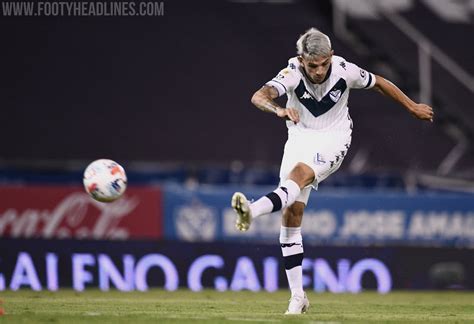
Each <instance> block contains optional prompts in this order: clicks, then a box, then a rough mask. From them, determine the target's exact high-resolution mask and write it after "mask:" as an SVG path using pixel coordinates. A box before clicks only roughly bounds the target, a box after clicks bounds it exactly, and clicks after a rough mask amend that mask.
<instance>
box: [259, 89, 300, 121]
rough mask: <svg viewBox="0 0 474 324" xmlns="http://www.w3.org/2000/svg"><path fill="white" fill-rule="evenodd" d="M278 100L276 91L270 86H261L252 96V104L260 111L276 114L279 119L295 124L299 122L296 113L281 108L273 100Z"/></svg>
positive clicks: (293, 110)
mask: <svg viewBox="0 0 474 324" xmlns="http://www.w3.org/2000/svg"><path fill="white" fill-rule="evenodd" d="M275 98H278V91H277V90H276V89H275V88H273V87H270V86H263V87H262V88H261V89H259V90H257V92H255V93H254V94H253V96H252V100H251V101H252V103H253V104H254V106H255V107H257V108H258V109H260V110H261V111H265V112H270V113H274V114H276V115H277V116H278V117H280V118H285V119H289V120H291V121H293V122H295V123H298V122H299V120H300V117H299V114H298V111H297V110H296V109H293V108H282V107H280V106H279V105H278V104H277V103H276V102H275V101H274V99H275Z"/></svg>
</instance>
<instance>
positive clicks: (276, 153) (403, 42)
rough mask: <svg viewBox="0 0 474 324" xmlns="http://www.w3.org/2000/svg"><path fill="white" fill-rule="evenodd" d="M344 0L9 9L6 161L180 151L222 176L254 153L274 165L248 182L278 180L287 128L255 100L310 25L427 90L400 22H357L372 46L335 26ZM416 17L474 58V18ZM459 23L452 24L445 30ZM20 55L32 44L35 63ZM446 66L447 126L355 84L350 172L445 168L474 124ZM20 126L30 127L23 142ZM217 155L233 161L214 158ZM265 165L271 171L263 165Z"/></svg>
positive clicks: (171, 156) (439, 85) (456, 51)
mask: <svg viewBox="0 0 474 324" xmlns="http://www.w3.org/2000/svg"><path fill="white" fill-rule="evenodd" d="M331 9H332V2H331V1H318V2H317V3H316V2H314V1H278V2H275V3H272V2H269V1H237V0H234V1H217V0H213V1H209V2H208V3H206V6H203V5H201V4H200V3H199V2H196V1H186V0H179V1H173V2H169V3H167V8H166V10H167V12H168V13H169V14H168V15H165V16H164V17H161V18H159V19H157V18H153V19H152V18H143V19H133V18H116V19H114V20H106V19H101V20H94V19H91V20H89V21H88V23H87V24H82V23H79V22H78V21H77V20H71V19H69V20H67V19H64V21H61V23H62V25H61V26H62V28H61V29H58V28H56V22H55V21H53V20H51V19H49V20H48V19H43V20H41V18H38V20H39V21H41V24H40V25H41V26H42V27H41V28H38V24H35V25H33V24H28V23H25V21H24V20H22V19H15V20H14V19H5V20H4V21H2V22H1V24H2V26H3V27H6V28H2V29H1V30H2V31H0V35H2V36H5V37H4V38H2V39H3V44H4V48H5V51H3V53H2V54H1V55H2V57H3V60H2V63H0V64H1V68H2V71H3V76H2V81H1V82H2V84H4V85H8V89H9V95H8V96H2V99H1V100H2V101H1V103H2V106H5V107H8V109H7V110H6V111H7V117H8V120H9V122H8V123H5V125H3V127H2V128H1V129H0V138H1V146H2V155H1V158H2V165H3V166H4V169H5V170H11V168H12V167H13V168H15V167H18V166H19V165H21V166H25V165H26V166H28V167H29V168H30V169H31V168H35V165H36V166H37V165H38V164H37V163H36V162H37V161H51V165H64V164H65V163H64V161H77V160H79V161H84V160H92V159H95V158H98V157H103V156H107V157H110V158H113V159H116V160H119V161H124V163H125V164H127V163H128V164H133V162H135V161H145V162H149V163H154V164H155V165H156V166H157V168H160V166H159V164H160V163H161V164H163V163H164V164H166V163H174V162H175V161H180V163H185V164H186V165H185V166H184V167H182V166H181V165H179V166H177V167H176V168H177V169H180V168H181V169H180V170H182V168H184V169H185V170H191V171H186V172H184V173H186V174H188V175H189V174H191V175H192V176H195V177H197V178H198V179H200V180H201V181H202V182H211V183H212V182H215V183H222V182H225V181H231V180H230V179H231V178H232V176H231V172H230V170H231V165H232V163H244V166H245V167H246V168H251V167H252V166H253V165H257V166H260V167H257V168H255V169H254V170H250V171H245V172H248V175H246V176H245V177H244V179H247V180H245V181H248V182H254V183H266V182H269V183H270V182H274V179H275V173H276V171H275V166H277V165H278V164H279V161H280V158H281V154H282V147H283V143H284V141H285V138H286V129H285V126H284V125H283V123H281V121H279V120H277V119H276V118H271V116H269V115H266V114H263V113H261V112H259V111H258V110H257V109H255V108H253V107H252V106H251V104H250V102H249V98H250V96H251V94H252V93H253V92H254V91H255V90H256V89H258V88H259V87H260V86H261V85H262V84H263V83H264V82H266V81H267V80H268V79H270V78H271V77H272V76H273V75H274V74H276V73H277V72H278V71H279V69H281V68H282V67H284V66H285V65H286V61H287V58H289V57H291V56H293V55H294V53H295V41H296V38H297V37H298V35H299V34H301V33H302V32H303V31H304V30H305V29H307V28H308V27H310V26H316V27H318V28H320V29H321V30H323V31H324V32H326V33H327V34H328V35H330V36H331V38H332V39H333V46H334V49H335V51H336V54H340V55H342V56H344V57H345V58H346V59H347V60H349V61H353V62H355V63H357V64H359V65H360V66H363V67H366V68H367V69H370V70H372V71H373V72H375V73H380V74H383V75H385V74H384V72H386V71H387V69H386V68H384V66H385V67H386V66H387V65H388V66H390V67H392V69H390V70H389V71H392V72H393V71H395V72H393V73H392V72H390V73H392V74H390V73H389V75H390V76H393V77H394V78H395V79H396V80H394V81H396V82H397V84H399V85H400V86H401V87H402V88H403V89H404V90H406V91H407V92H408V93H409V94H410V95H416V94H417V92H418V84H417V73H418V71H417V68H416V64H417V62H416V46H415V45H414V44H413V43H412V42H410V41H409V40H408V39H406V37H405V36H403V35H402V34H400V33H399V32H397V31H396V30H395V29H394V27H393V26H391V25H390V24H389V23H387V22H386V21H373V20H361V19H357V20H356V19H351V20H350V21H349V26H350V28H351V30H353V31H354V32H355V33H357V34H358V35H359V37H360V40H361V43H364V44H365V46H369V47H370V48H371V51H370V52H369V53H368V55H364V54H361V53H359V52H358V51H357V49H356V48H355V47H354V46H353V45H352V44H350V43H346V42H345V41H344V40H343V39H340V38H338V37H337V36H336V35H335V33H334V32H333V21H332V11H331ZM177 12H179V14H176V13H177ZM173 13H174V14H173ZM403 15H404V16H406V18H407V19H409V20H410V21H411V22H412V23H417V27H419V28H420V31H422V32H423V33H426V36H427V37H430V39H432V40H433V41H434V42H436V44H437V45H438V46H440V47H441V48H442V49H443V50H445V49H446V50H447V52H448V54H449V55H450V56H452V57H453V58H454V59H455V60H459V61H461V62H463V63H466V64H472V62H471V61H470V60H469V58H470V57H472V55H471V54H472V53H471V52H469V51H472V50H470V49H466V46H463V43H462V39H464V37H465V36H464V35H466V34H467V35H469V34H470V33H472V24H468V25H466V26H464V25H463V26H458V25H455V26H453V24H448V23H443V22H440V21H439V19H437V18H436V17H434V16H433V15H432V14H431V13H430V11H429V10H427V9H426V8H425V7H423V5H422V4H418V3H416V6H415V8H414V9H413V10H412V11H408V12H404V13H403ZM420 15H421V16H420ZM415 17H423V18H422V19H420V18H415ZM418 24H419V26H418ZM191 26H192V27H191ZM450 26H451V27H452V28H453V29H452V32H449V33H448V32H446V33H445V34H441V33H440V32H439V31H440V30H448V29H447V28H449V27H450ZM7 27H8V28H7ZM7 30H8V32H7ZM10 30H14V31H15V35H16V36H15V37H12V36H11V34H10ZM430 32H431V33H430ZM7 34H8V35H7ZM387 35H390V37H387ZM445 35H451V36H452V35H456V36H452V37H446V36H445ZM17 39H22V40H23V41H22V42H17V41H16V40H17ZM456 39H457V41H456ZM459 40H461V41H459ZM463 49H464V50H465V51H464V52H463ZM17 53H29V54H28V55H29V56H28V57H29V61H28V63H27V62H25V61H24V59H23V58H21V57H18V55H17ZM189 53H192V55H189ZM384 64H385V65H384ZM32 66H34V68H32ZM469 66H470V67H467V68H466V69H467V70H469V71H472V65H469ZM439 69H440V68H439V67H437V66H436V64H433V79H435V80H436V82H434V83H433V93H434V94H435V98H434V100H435V106H436V108H438V106H437V105H438V103H439V104H440V107H441V106H442V107H443V110H441V109H437V110H436V111H437V114H438V115H437V116H439V117H440V118H439V121H443V122H440V123H438V122H436V123H434V124H433V125H428V124H426V123H421V122H419V121H417V120H415V119H412V118H410V116H409V115H407V114H406V112H404V111H403V109H401V108H400V107H398V106H397V105H396V104H394V103H392V102H390V101H389V100H387V99H386V98H383V97H382V96H380V95H379V94H376V93H373V92H371V91H354V92H353V93H352V95H351V101H350V107H351V114H352V117H353V119H354V121H355V130H354V138H353V143H352V148H351V151H350V154H349V155H348V157H347V160H346V161H345V164H344V165H343V167H342V169H341V171H340V172H341V174H343V173H346V174H348V178H351V177H353V175H364V174H365V175H367V176H368V177H369V178H370V177H372V176H373V175H372V174H374V173H376V172H384V173H385V174H398V175H399V176H397V177H398V179H400V178H401V177H403V176H404V175H405V174H406V173H407V172H418V171H427V172H432V173H435V172H436V171H437V169H438V168H439V166H440V163H441V161H443V159H444V158H445V157H446V156H447V155H448V154H449V153H450V152H451V150H452V149H453V145H455V144H456V143H455V141H454V140H453V138H452V136H450V135H449V134H448V133H447V132H446V129H447V128H449V125H451V124H453V123H454V124H455V125H457V126H458V127H460V128H461V129H462V131H463V134H464V133H465V134H468V135H469V134H471V133H469V131H470V130H472V122H471V120H472V118H471V117H472V116H471V114H472V111H473V110H472V109H471V107H470V106H468V105H466V103H471V102H472V94H470V96H468V95H469V94H465V93H463V92H461V90H459V88H460V87H459V86H458V85H456V83H455V82H453V81H452V80H451V79H450V78H449V76H444V75H443V77H439V76H438V70H439ZM398 82H400V83H398ZM13 85H15V86H13ZM437 121H438V120H437ZM444 121H447V122H444ZM11 134H20V135H16V136H15V138H14V140H11V138H12V137H11ZM469 136H470V135H469ZM32 143H34V145H32ZM468 149H469V150H470V151H468V152H467V153H465V154H464V155H463V160H462V161H460V162H459V165H463V166H464V167H465V169H467V170H469V167H470V168H471V170H472V165H473V161H474V156H473V155H474V154H473V153H472V141H471V142H470V144H469V145H468ZM469 152H470V153H469ZM55 162H58V163H57V164H54V163H55ZM206 163H207V164H208V163H217V164H219V165H223V167H222V168H223V169H222V170H220V169H219V168H215V167H214V166H211V167H207V168H206V167H205V166H204V167H201V166H203V165H205V164H206ZM66 164H67V163H66ZM79 165H81V164H80V163H79ZM82 165H83V164H82ZM262 166H263V168H264V169H265V168H266V169H269V170H271V171H270V172H268V171H267V172H261V171H260V170H261V168H262ZM38 168H39V169H41V168H42V167H38ZM47 169H48V168H47ZM49 169H50V168H49ZM73 169H74V168H73ZM138 169H140V168H138ZM165 169H166V168H165ZM206 169H208V170H209V171H208V172H206V171H205V170H206ZM202 170H204V171H202ZM170 172H171V174H175V172H177V174H178V175H179V176H176V177H174V176H169V178H175V179H183V178H184V179H186V178H187V177H188V176H185V175H183V174H184V173H183V172H182V171H179V172H178V171H170ZM268 173H270V175H268ZM160 174H161V173H160ZM144 177H146V176H144ZM165 177H167V176H165ZM158 178H161V176H158ZM148 179H149V178H148ZM369 182H370V181H369ZM376 182H377V181H376ZM382 182H383V181H382ZM394 183H400V181H399V180H396V181H394Z"/></svg>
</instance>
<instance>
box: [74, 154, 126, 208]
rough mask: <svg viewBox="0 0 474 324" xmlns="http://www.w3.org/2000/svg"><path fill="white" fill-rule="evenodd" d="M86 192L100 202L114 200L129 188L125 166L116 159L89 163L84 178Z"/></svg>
mask: <svg viewBox="0 0 474 324" xmlns="http://www.w3.org/2000/svg"><path fill="white" fill-rule="evenodd" d="M83 183H84V188H85V189H86V192H87V193H88V194H89V195H90V196H91V197H92V198H94V199H95V200H97V201H100V202H112V201H115V200H117V199H118V198H120V197H121V196H122V195H123V193H124V192H125V189H127V175H126V174H125V170H124V168H122V166H121V165H120V164H118V163H117V162H115V161H112V160H108V159H100V160H96V161H94V162H92V163H91V164H89V165H88V166H87V168H86V170H85V171H84V178H83Z"/></svg>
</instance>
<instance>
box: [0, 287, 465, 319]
mask: <svg viewBox="0 0 474 324" xmlns="http://www.w3.org/2000/svg"><path fill="white" fill-rule="evenodd" d="M288 297H289V296H288V292H286V291H279V292H276V293H263V292H261V293H252V292H215V291H204V292H200V293H193V292H190V291H187V290H180V291H176V292H167V291H163V290H152V291H149V292H145V293H139V292H130V293H123V292H117V291H111V292H100V291H96V290H88V291H86V292H83V293H77V292H73V291H71V290H61V291H59V292H33V291H26V290H25V291H17V292H10V291H6V292H0V299H1V300H2V301H3V304H1V305H0V306H1V307H2V308H3V309H4V310H5V315H3V316H0V323H2V322H5V323H6V322H9V323H79V322H80V323H143V322H144V323H152V322H153V323H158V322H159V323H222V322H223V321H226V322H232V323H238V322H244V323H249V322H261V323H269V322H285V323H286V322H290V323H292V322H294V323H327V322H333V323H334V322H351V323H353V322H360V323H363V322H364V323H365V322H374V323H375V322H377V323H381V322H388V323H397V322H398V323H407V322H412V323H416V322H418V323H419V322H422V321H423V322H444V323H468V322H471V323H472V322H474V293H471V292H393V293H390V294H387V295H379V294H377V293H373V292H365V293H362V294H357V295H352V294H329V293H325V294H315V293H309V294H308V298H309V299H310V302H311V307H310V309H309V312H308V313H307V314H304V315H298V316H291V317H288V316H283V315H282V314H283V312H284V311H285V310H286V307H287V305H288V302H287V300H288Z"/></svg>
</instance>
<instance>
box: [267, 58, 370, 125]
mask: <svg viewBox="0 0 474 324" xmlns="http://www.w3.org/2000/svg"><path fill="white" fill-rule="evenodd" d="M374 84H375V76H374V74H372V73H370V72H367V71H366V70H364V69H361V68H359V67H358V66H357V65H355V64H353V63H350V62H347V61H346V60H345V59H344V58H342V57H340V56H335V55H333V57H332V62H331V67H330V68H329V70H328V74H327V76H326V79H325V81H324V82H323V83H321V84H314V83H312V82H311V81H309V80H308V78H307V77H306V75H305V72H304V70H303V67H302V66H300V63H299V61H298V59H297V58H296V57H293V58H291V59H289V60H288V66H287V67H286V68H284V69H283V70H281V71H280V73H278V75H277V76H276V77H274V78H273V79H272V80H271V81H269V82H267V83H266V85H268V86H272V87H274V88H275V89H277V90H278V94H279V95H280V96H282V95H283V94H285V93H286V95H287V96H288V101H287V104H286V107H287V108H289V107H290V108H295V109H297V110H298V112H299V115H300V122H299V123H298V124H296V125H295V124H294V123H293V122H291V121H287V126H288V128H291V127H302V128H310V129H315V130H323V129H328V130H329V129H331V130H337V129H347V128H351V127H352V121H351V119H350V117H349V110H348V107H347V100H348V98H349V90H350V89H370V88H372V87H373V86H374Z"/></svg>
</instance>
